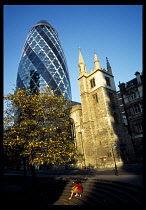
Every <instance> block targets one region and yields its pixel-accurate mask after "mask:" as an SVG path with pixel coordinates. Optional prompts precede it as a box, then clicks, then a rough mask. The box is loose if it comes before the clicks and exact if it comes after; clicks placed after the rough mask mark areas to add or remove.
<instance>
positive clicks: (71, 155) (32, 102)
mask: <svg viewBox="0 0 146 210" xmlns="http://www.w3.org/2000/svg"><path fill="white" fill-rule="evenodd" d="M4 99H5V102H6V103H7V108H6V110H5V113H4V151H5V152H7V153H9V152H8V151H12V150H14V151H15V150H16V149H17V152H18V151H19V152H20V156H21V157H26V158H27V159H28V162H29V164H30V165H31V166H34V164H35V163H37V164H44V163H51V164H54V165H59V164H67V163H69V162H70V161H72V160H73V159H77V158H78V157H79V156H80V154H79V153H78V151H77V149H76V147H75V144H74V142H73V140H72V137H71V132H70V109H71V102H70V101H68V100H66V99H65V98H64V97H63V96H62V95H60V96H58V95H56V94H55V91H53V90H51V88H50V87H47V88H45V89H44V91H43V92H39V91H37V92H36V93H35V94H30V92H29V90H22V89H18V88H16V89H15V90H14V94H8V95H6V96H5V97H4Z"/></svg>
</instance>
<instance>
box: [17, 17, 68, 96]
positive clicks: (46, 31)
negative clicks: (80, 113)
mask: <svg viewBox="0 0 146 210" xmlns="http://www.w3.org/2000/svg"><path fill="white" fill-rule="evenodd" d="M47 85H49V86H51V87H52V89H53V90H57V94H58V95H60V94H63V95H64V96H65V98H66V99H69V100H71V86H70V80H69V73H68V68H67V64H66V59H65V55H64V52H63V49H62V46H61V43H60V40H59V37H58V34H57V32H56V30H55V29H54V28H53V27H52V26H51V25H50V24H49V23H48V22H47V21H45V20H42V21H40V22H38V23H37V24H36V25H34V26H33V27H32V29H31V30H30V31H29V34H28V36H27V38H26V41H25V43H24V47H23V49H22V55H21V58H20V63H19V67H18V74H17V81H16V86H17V87H18V88H21V89H29V90H30V92H31V93H35V91H36V90H37V89H39V90H40V91H42V90H43V88H44V87H46V86H47Z"/></svg>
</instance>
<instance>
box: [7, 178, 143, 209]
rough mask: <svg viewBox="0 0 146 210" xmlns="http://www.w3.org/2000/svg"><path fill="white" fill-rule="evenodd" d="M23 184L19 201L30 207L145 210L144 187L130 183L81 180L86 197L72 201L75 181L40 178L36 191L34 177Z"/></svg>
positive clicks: (37, 181) (25, 180)
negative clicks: (89, 206) (70, 206)
mask: <svg viewBox="0 0 146 210" xmlns="http://www.w3.org/2000/svg"><path fill="white" fill-rule="evenodd" d="M22 180H23V191H22V192H20V193H19V192H15V197H18V198H19V201H21V202H22V201H23V199H24V200H25V205H26V206H27V202H28V203H29V202H30V206H35V205H36V206H37V207H41V208H43V207H44V208H45V207H47V206H50V205H98V206H120V207H121V206H123V207H124V206H125V207H126V206H129V207H131V206H135V207H141V206H142V195H143V193H142V187H140V186H135V185H132V184H129V183H124V182H118V181H109V180H98V179H82V180H81V179H80V181H81V184H82V186H83V194H82V197H73V199H71V200H69V199H68V198H69V196H70V191H71V188H72V186H73V181H75V178H74V179H70V178H50V177H36V180H35V185H34V186H35V188H32V186H33V185H32V179H31V177H26V178H25V179H22ZM15 181H16V180H15ZM12 184H13V182H12ZM5 196H6V199H7V198H8V200H9V201H11V202H13V197H12V198H11V197H10V194H9V193H6V194H5ZM36 201H37V202H36ZM36 203H37V204H36Z"/></svg>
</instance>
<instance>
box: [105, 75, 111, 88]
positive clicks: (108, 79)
mask: <svg viewBox="0 0 146 210" xmlns="http://www.w3.org/2000/svg"><path fill="white" fill-rule="evenodd" d="M105 80H106V84H107V85H108V86H111V82H110V78H109V77H105Z"/></svg>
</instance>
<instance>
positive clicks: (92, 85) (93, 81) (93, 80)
mask: <svg viewBox="0 0 146 210" xmlns="http://www.w3.org/2000/svg"><path fill="white" fill-rule="evenodd" d="M90 84H91V88H93V87H95V85H96V84H95V78H92V79H91V80H90Z"/></svg>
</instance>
